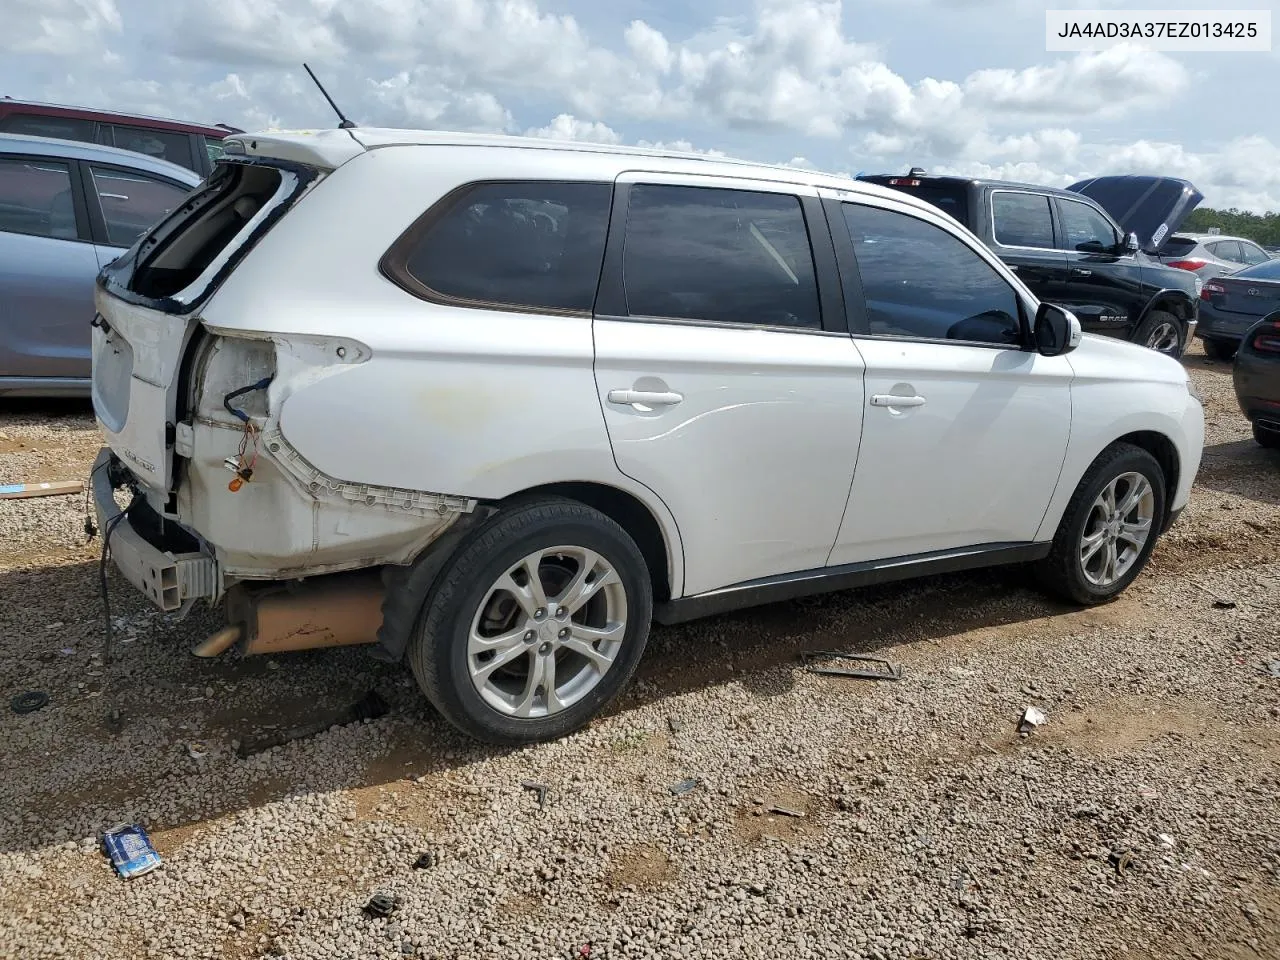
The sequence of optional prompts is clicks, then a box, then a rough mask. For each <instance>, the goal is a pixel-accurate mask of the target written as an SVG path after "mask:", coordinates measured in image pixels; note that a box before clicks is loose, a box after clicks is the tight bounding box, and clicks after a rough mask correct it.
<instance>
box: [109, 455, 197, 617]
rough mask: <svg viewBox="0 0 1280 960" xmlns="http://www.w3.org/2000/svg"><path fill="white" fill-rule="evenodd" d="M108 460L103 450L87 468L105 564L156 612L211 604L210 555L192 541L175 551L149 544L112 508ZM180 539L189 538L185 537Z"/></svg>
mask: <svg viewBox="0 0 1280 960" xmlns="http://www.w3.org/2000/svg"><path fill="white" fill-rule="evenodd" d="M113 461H114V464H115V465H116V466H117V468H118V469H123V468H122V467H118V465H119V461H118V460H116V458H115V455H114V454H113V453H112V452H111V450H110V449H109V448H107V447H103V448H102V450H101V451H100V452H99V453H98V457H97V459H96V460H95V461H94V463H93V473H92V474H91V475H90V476H91V482H92V488H93V505H94V511H95V512H96V514H97V517H98V528H99V529H100V530H101V531H102V535H103V537H105V538H107V546H108V547H109V549H110V553H111V560H112V562H113V563H114V564H115V567H116V569H117V570H119V571H120V573H121V575H123V576H124V578H125V579H126V580H128V581H129V582H130V583H132V584H133V585H134V586H135V587H137V588H138V589H139V590H140V591H142V593H144V594H145V595H146V596H147V597H148V598H149V599H150V600H151V602H152V603H154V604H155V605H156V606H157V607H159V608H160V609H161V610H165V611H170V610H180V609H182V607H183V606H185V605H187V604H189V603H191V602H194V601H195V600H200V599H208V600H214V599H217V597H218V596H219V595H220V593H221V575H220V573H219V570H218V564H217V561H216V560H215V559H214V557H213V555H212V554H211V553H210V552H209V551H208V550H207V549H204V548H203V547H200V546H199V544H198V542H197V544H196V545H197V547H198V549H196V550H184V551H182V552H175V551H174V550H172V549H165V547H164V546H163V545H157V544H155V543H153V542H152V541H153V539H155V538H154V537H153V536H152V537H149V536H148V535H145V534H146V532H145V531H143V530H140V529H139V528H138V527H137V526H135V524H134V521H133V519H132V518H131V517H130V516H129V511H127V510H121V509H120V506H119V504H117V503H116V499H115V491H114V487H113V486H112V475H113V472H114V471H113ZM182 539H183V540H187V539H192V540H194V538H192V537H190V535H189V534H187V535H185V536H184V537H183V538H182Z"/></svg>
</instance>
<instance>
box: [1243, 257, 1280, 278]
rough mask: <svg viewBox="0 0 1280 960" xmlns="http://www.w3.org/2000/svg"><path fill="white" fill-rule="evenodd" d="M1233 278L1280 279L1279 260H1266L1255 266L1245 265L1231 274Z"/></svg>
mask: <svg viewBox="0 0 1280 960" xmlns="http://www.w3.org/2000/svg"><path fill="white" fill-rule="evenodd" d="M1231 276H1232V278H1233V279H1239V280H1247V279H1250V278H1252V279H1254V280H1280V260H1268V261H1266V262H1265V263H1259V264H1257V265H1256V266H1252V267H1245V268H1244V269H1243V270H1240V271H1238V272H1236V273H1233V274H1232V275H1231Z"/></svg>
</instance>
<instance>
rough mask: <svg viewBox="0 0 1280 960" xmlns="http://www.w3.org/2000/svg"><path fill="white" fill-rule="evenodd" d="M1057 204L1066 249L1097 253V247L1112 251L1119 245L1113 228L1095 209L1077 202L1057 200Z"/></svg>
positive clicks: (1118, 238)
mask: <svg viewBox="0 0 1280 960" xmlns="http://www.w3.org/2000/svg"><path fill="white" fill-rule="evenodd" d="M1058 203H1059V204H1060V206H1059V210H1061V212H1062V229H1063V232H1064V233H1065V234H1066V238H1065V239H1066V249H1068V250H1080V251H1083V252H1085V253H1097V252H1098V250H1097V249H1096V247H1097V246H1098V245H1101V247H1102V248H1104V249H1106V250H1114V249H1115V248H1116V247H1117V246H1118V245H1119V243H1120V237H1119V236H1118V235H1117V234H1116V230H1115V227H1113V226H1112V225H1111V221H1110V220H1108V219H1107V218H1106V217H1104V216H1103V215H1102V214H1101V213H1099V212H1098V210H1097V209H1095V208H1094V207H1092V206H1090V205H1089V204H1087V203H1081V202H1080V201H1078V200H1066V199H1059V201H1058Z"/></svg>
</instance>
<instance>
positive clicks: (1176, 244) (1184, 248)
mask: <svg viewBox="0 0 1280 960" xmlns="http://www.w3.org/2000/svg"><path fill="white" fill-rule="evenodd" d="M1199 242H1200V241H1199V240H1196V239H1195V238H1193V237H1177V236H1174V237H1170V238H1169V239H1168V240H1166V241H1165V242H1164V246H1162V247H1161V248H1160V253H1161V254H1162V255H1164V256H1170V257H1181V256H1185V255H1186V254H1188V253H1190V252H1191V251H1192V250H1194V249H1195V247H1196V244H1197V243H1199Z"/></svg>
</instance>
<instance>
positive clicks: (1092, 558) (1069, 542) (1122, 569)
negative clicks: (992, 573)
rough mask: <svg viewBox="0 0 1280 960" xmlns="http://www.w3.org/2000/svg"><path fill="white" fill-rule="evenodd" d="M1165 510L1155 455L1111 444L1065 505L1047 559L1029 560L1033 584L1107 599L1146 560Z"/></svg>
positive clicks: (1088, 600)
mask: <svg viewBox="0 0 1280 960" xmlns="http://www.w3.org/2000/svg"><path fill="white" fill-rule="evenodd" d="M1143 481H1145V484H1146V486H1145V487H1144V486H1143ZM1108 491H1110V493H1111V497H1112V499H1111V501H1110V502H1111V504H1112V509H1108V500H1107V494H1108ZM1131 499H1132V500H1133V503H1132V506H1129V505H1128V504H1127V501H1129V500H1131ZM1164 507H1165V480H1164V472H1163V471H1162V470H1161V469H1160V464H1159V463H1157V462H1156V459H1155V457H1153V456H1151V454H1149V453H1147V451H1145V450H1143V449H1142V448H1141V447H1135V446H1133V445H1132V444H1129V443H1115V444H1112V445H1111V446H1110V447H1108V448H1107V449H1106V450H1104V451H1102V453H1101V454H1099V455H1098V458H1097V459H1096V460H1094V461H1093V464H1092V465H1091V466H1090V467H1089V469H1088V471H1087V472H1086V473H1085V475H1084V478H1083V479H1082V480H1081V481H1080V485H1079V486H1078V487H1076V492H1075V493H1074V494H1073V495H1072V497H1071V501H1070V502H1069V503H1068V504H1067V509H1066V511H1065V512H1064V513H1063V515H1062V521H1061V523H1059V524H1058V532H1057V534H1056V535H1055V536H1054V538H1053V548H1052V549H1051V551H1050V553H1049V556H1047V557H1045V559H1043V560H1041V561H1040V562H1039V563H1038V564H1037V565H1036V568H1035V572H1036V575H1037V578H1038V579H1039V581H1040V585H1041V586H1042V587H1043V588H1044V589H1045V590H1046V591H1048V592H1049V593H1051V594H1053V595H1054V596H1056V597H1058V598H1060V599H1062V600H1066V601H1068V602H1070V603H1078V604H1082V605H1085V606H1090V605H1093V604H1097V603H1105V602H1106V601H1108V600H1111V599H1113V598H1114V597H1116V596H1117V595H1119V594H1120V593H1121V592H1122V591H1123V590H1124V589H1125V588H1126V587H1128V586H1129V584H1131V583H1132V582H1133V581H1134V579H1135V578H1136V577H1137V576H1138V574H1139V573H1141V572H1142V568H1143V567H1145V566H1146V565H1147V559H1148V558H1149V557H1150V556H1151V550H1152V548H1153V547H1155V545H1156V540H1157V538H1158V537H1159V535H1160V533H1161V526H1162V525H1163V522H1164ZM1144 524H1145V533H1142V532H1141V531H1142V529H1143V525H1144ZM1138 539H1141V542H1140V543H1139V542H1137V541H1138Z"/></svg>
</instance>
